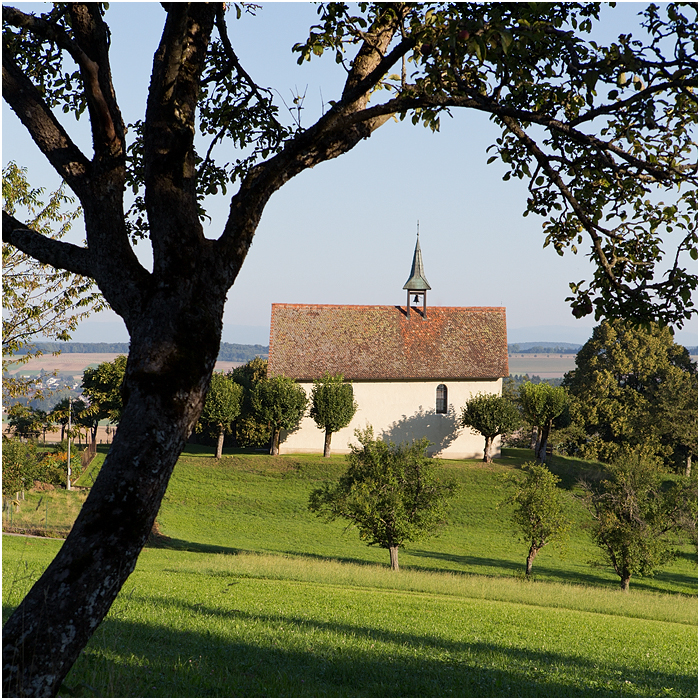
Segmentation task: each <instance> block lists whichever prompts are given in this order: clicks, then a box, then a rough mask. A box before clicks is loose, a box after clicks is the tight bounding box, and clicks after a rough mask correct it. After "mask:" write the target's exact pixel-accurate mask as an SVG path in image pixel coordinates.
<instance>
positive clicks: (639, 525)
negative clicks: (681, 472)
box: [584, 448, 698, 592]
mask: <svg viewBox="0 0 700 700" xmlns="http://www.w3.org/2000/svg"><path fill="white" fill-rule="evenodd" d="M584 486H585V497H584V502H585V503H586V505H587V506H588V509H589V511H590V513H591V515H592V516H593V518H594V521H595V524H594V526H593V528H592V529H591V536H592V537H593V541H594V542H595V543H596V544H597V545H598V546H599V547H600V548H601V550H602V551H603V554H604V556H605V559H606V561H607V562H608V563H609V564H610V565H611V566H612V567H613V569H614V570H615V573H616V574H617V575H618V576H619V577H620V587H621V589H622V590H623V591H625V592H626V591H628V590H629V584H630V580H631V578H632V576H639V575H641V576H648V575H652V574H653V573H654V571H655V570H656V569H658V567H659V566H660V565H661V564H663V563H664V562H666V561H668V560H669V559H671V558H673V556H674V554H675V547H674V545H675V540H674V538H673V536H672V535H673V534H674V532H678V531H680V530H682V529H683V527H684V522H685V521H686V520H687V519H688V518H690V519H692V520H694V521H695V523H696V524H697V499H698V492H697V480H695V481H693V480H692V479H679V480H677V481H676V482H675V483H673V484H671V485H669V484H664V472H663V470H662V469H661V464H660V460H659V459H658V458H655V457H654V456H653V455H650V454H649V452H648V451H647V450H644V449H641V450H632V449H630V448H624V449H623V450H622V451H621V452H620V454H619V455H618V458H617V460H616V461H615V462H614V463H613V464H612V465H611V466H610V467H609V474H608V475H607V477H606V478H604V479H602V480H600V481H599V482H597V483H593V484H590V483H589V484H584Z"/></svg>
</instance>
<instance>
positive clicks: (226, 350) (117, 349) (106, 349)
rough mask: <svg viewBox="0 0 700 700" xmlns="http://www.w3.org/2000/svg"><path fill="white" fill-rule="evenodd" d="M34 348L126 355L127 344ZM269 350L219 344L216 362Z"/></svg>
mask: <svg viewBox="0 0 700 700" xmlns="http://www.w3.org/2000/svg"><path fill="white" fill-rule="evenodd" d="M34 347H35V348H36V349H37V350H40V351H41V352H43V353H45V354H49V353H53V352H57V351H60V352H62V353H74V352H81V353H90V354H96V353H118V354H123V355H127V354H128V353H129V343H35V345H34ZM28 350H29V348H26V347H25V348H22V350H20V351H19V352H18V353H17V354H18V355H25V354H26V353H27V352H28ZM269 350H270V348H269V347H268V346H267V345H238V344H237V343H221V348H220V349H219V357H218V358H217V359H218V360H221V361H222V362H248V360H253V359H255V358H256V357H262V358H267V354H268V352H269Z"/></svg>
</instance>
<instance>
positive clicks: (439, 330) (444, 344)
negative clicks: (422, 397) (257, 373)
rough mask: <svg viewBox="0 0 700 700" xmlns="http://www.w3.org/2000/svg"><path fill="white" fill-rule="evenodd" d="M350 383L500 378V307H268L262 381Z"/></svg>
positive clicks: (503, 368)
mask: <svg viewBox="0 0 700 700" xmlns="http://www.w3.org/2000/svg"><path fill="white" fill-rule="evenodd" d="M325 372H330V373H331V374H342V375H343V376H344V377H345V378H346V379H349V380H352V381H392V380H393V381H402V380H412V379H413V380H420V379H443V380H464V379H497V378H499V377H507V376H508V347H507V338H506V318H505V309H504V308H500V307H430V309H429V311H428V313H427V316H425V317H424V316H423V314H422V313H421V311H420V310H419V309H416V308H412V309H411V314H410V318H407V316H406V308H405V307H400V306H335V305H320V304H319V305H316V304H308V305H307V304H273V305H272V319H271V327H270V353H269V361H268V373H269V376H276V375H281V374H283V375H285V376H287V377H292V378H293V379H297V380H300V381H304V380H306V381H310V380H312V379H317V378H318V377H320V376H321V375H323V374H324V373H325Z"/></svg>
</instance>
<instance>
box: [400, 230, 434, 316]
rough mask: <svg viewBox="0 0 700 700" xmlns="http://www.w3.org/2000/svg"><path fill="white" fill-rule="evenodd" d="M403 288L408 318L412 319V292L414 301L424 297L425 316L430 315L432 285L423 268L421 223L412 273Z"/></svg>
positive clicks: (416, 301)
mask: <svg viewBox="0 0 700 700" xmlns="http://www.w3.org/2000/svg"><path fill="white" fill-rule="evenodd" d="M403 288H404V289H405V290H406V291H407V296H406V318H407V319H408V320H409V321H410V320H411V294H415V295H416V296H415V299H414V302H415V303H416V304H417V303H418V297H419V296H422V297H423V318H424V319H425V318H427V317H428V306H427V296H428V290H429V289H430V285H429V284H428V280H427V279H425V272H424V270H423V255H422V253H421V250H420V223H419V224H418V228H417V232H416V249H415V251H413V266H412V267H411V275H410V277H409V278H408V281H407V282H406V284H404V286H403Z"/></svg>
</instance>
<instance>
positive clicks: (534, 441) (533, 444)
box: [530, 425, 540, 453]
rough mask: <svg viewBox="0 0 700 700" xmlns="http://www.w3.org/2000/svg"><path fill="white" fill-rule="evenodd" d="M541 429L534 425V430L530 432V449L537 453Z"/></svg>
mask: <svg viewBox="0 0 700 700" xmlns="http://www.w3.org/2000/svg"><path fill="white" fill-rule="evenodd" d="M539 436H540V429H539V428H538V427H537V426H536V425H533V426H532V432H531V433H530V449H531V450H534V451H535V453H537V445H538V442H539Z"/></svg>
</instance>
